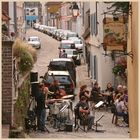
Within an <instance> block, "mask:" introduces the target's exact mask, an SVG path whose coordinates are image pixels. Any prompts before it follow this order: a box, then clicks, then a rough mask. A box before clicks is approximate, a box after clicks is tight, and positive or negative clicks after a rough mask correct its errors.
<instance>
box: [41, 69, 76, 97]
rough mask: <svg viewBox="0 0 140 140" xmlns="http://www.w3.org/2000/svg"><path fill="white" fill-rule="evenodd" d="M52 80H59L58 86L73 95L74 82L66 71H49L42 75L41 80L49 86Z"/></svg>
mask: <svg viewBox="0 0 140 140" xmlns="http://www.w3.org/2000/svg"><path fill="white" fill-rule="evenodd" d="M54 80H58V81H59V88H60V89H63V90H65V91H66V93H67V94H68V95H74V90H75V86H74V82H73V80H72V78H71V75H70V74H69V72H68V71H51V70H48V72H47V73H46V74H45V75H44V77H43V82H45V84H46V85H47V86H48V87H49V86H50V84H51V83H53V81H54Z"/></svg>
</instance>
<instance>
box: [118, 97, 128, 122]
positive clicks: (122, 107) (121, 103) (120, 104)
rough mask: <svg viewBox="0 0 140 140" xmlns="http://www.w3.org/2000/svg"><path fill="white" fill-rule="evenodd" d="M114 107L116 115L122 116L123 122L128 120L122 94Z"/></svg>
mask: <svg viewBox="0 0 140 140" xmlns="http://www.w3.org/2000/svg"><path fill="white" fill-rule="evenodd" d="M116 109H117V115H118V116H123V119H124V122H125V123H127V124H128V123H129V122H128V110H127V107H126V106H125V104H124V96H123V95H122V96H120V98H119V101H118V102H117V103H116Z"/></svg>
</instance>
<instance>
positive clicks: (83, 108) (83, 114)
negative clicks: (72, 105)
mask: <svg viewBox="0 0 140 140" xmlns="http://www.w3.org/2000/svg"><path fill="white" fill-rule="evenodd" d="M86 100H87V98H86V97H85V96H82V97H81V100H80V101H79V103H78V105H77V106H78V107H79V118H80V121H87V125H88V127H87V130H90V129H92V125H93V124H94V116H91V115H90V109H89V105H88V103H87V101H86Z"/></svg>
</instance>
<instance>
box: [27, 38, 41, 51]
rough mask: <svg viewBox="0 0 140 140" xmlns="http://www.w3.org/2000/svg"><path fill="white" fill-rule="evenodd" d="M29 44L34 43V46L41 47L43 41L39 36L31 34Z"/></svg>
mask: <svg viewBox="0 0 140 140" xmlns="http://www.w3.org/2000/svg"><path fill="white" fill-rule="evenodd" d="M28 44H30V45H32V47H34V48H36V49H40V48H41V42H40V38H39V37H38V36H30V37H29V38H28Z"/></svg>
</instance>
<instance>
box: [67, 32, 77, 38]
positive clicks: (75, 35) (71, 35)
mask: <svg viewBox="0 0 140 140" xmlns="http://www.w3.org/2000/svg"><path fill="white" fill-rule="evenodd" d="M68 37H77V34H74V33H73V34H68Z"/></svg>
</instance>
